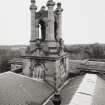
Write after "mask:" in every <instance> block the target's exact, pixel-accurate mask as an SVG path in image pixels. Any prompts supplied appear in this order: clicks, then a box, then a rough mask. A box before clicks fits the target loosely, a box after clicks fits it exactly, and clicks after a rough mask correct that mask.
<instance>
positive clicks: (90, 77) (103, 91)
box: [61, 73, 105, 105]
mask: <svg viewBox="0 0 105 105" xmlns="http://www.w3.org/2000/svg"><path fill="white" fill-rule="evenodd" d="M104 79H105V77H104ZM104 79H103V78H102V77H100V76H98V75H96V74H89V73H87V74H85V75H84V76H82V75H81V76H77V77H75V78H73V79H72V80H71V81H70V82H69V84H68V85H67V86H65V88H64V89H63V90H62V91H61V97H62V104H61V105H105V80H104Z"/></svg>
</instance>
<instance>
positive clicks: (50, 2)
mask: <svg viewBox="0 0 105 105" xmlns="http://www.w3.org/2000/svg"><path fill="white" fill-rule="evenodd" d="M54 5H55V2H54V1H53V0H49V1H48V2H47V6H54Z"/></svg>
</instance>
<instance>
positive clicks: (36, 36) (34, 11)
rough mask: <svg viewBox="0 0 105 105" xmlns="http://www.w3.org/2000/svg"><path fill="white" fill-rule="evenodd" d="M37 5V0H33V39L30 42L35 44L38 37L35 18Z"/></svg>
mask: <svg viewBox="0 0 105 105" xmlns="http://www.w3.org/2000/svg"><path fill="white" fill-rule="evenodd" d="M36 10H37V7H36V5H35V0H31V6H30V11H31V40H30V44H31V46H33V44H34V42H35V40H36V39H37V38H38V35H37V34H36V28H35V26H36V22H35V21H36V19H35V14H36Z"/></svg>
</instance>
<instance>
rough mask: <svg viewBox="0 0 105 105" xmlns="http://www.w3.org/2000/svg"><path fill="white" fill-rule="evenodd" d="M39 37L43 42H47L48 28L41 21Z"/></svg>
mask: <svg viewBox="0 0 105 105" xmlns="http://www.w3.org/2000/svg"><path fill="white" fill-rule="evenodd" d="M39 26H40V27H39V34H40V35H39V37H40V39H41V40H42V41H44V40H45V37H46V26H45V22H44V21H42V20H40V21H39Z"/></svg>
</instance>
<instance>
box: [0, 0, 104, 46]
mask: <svg viewBox="0 0 105 105" xmlns="http://www.w3.org/2000/svg"><path fill="white" fill-rule="evenodd" d="M55 1H56V2H58V1H61V3H62V6H63V8H64V11H63V27H62V28H63V39H64V41H65V43H66V44H83V43H96V42H98V43H105V0H55ZM36 2H37V6H38V9H39V8H40V6H41V5H46V2H47V0H36ZM29 6H30V0H0V45H14V44H29V40H30V10H29Z"/></svg>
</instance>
